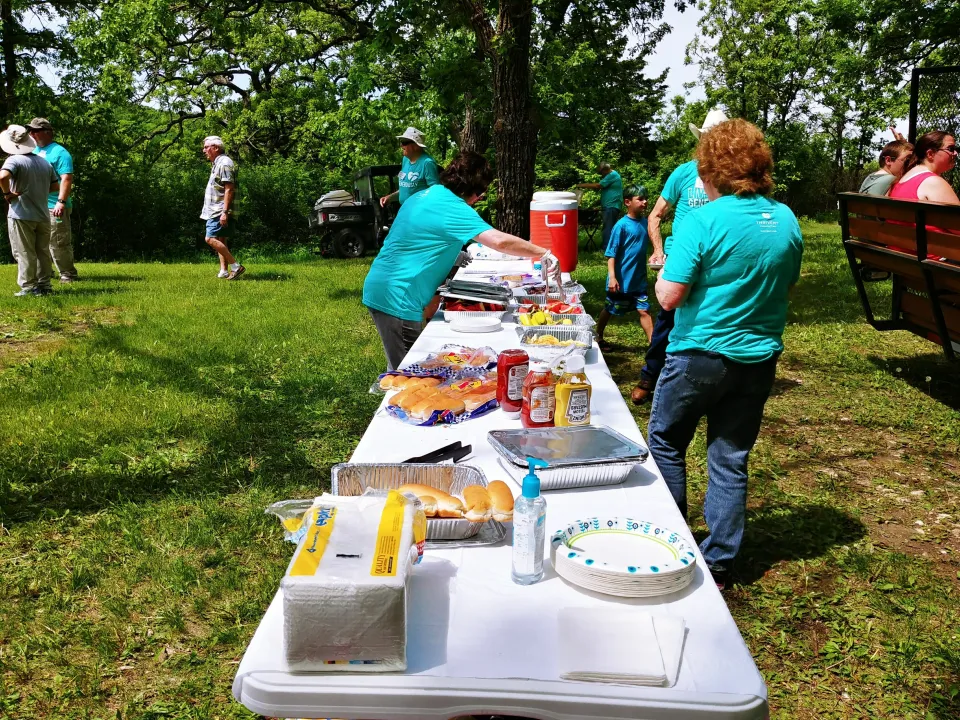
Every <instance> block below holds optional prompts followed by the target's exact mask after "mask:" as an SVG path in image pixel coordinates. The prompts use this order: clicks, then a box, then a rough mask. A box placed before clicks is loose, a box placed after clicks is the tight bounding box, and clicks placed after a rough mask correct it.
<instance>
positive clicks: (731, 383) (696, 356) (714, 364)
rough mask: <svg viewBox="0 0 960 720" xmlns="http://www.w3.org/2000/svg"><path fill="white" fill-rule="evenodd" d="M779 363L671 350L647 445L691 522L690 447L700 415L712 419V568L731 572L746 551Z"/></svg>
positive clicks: (707, 516) (706, 548)
mask: <svg viewBox="0 0 960 720" xmlns="http://www.w3.org/2000/svg"><path fill="white" fill-rule="evenodd" d="M777 359H778V358H777V357H773V358H771V359H769V360H765V361H764V362H760V363H751V364H745V363H737V362H734V361H733V360H730V359H729V358H726V357H723V356H722V355H717V354H715V353H704V352H695V351H688V352H679V353H671V354H670V355H668V356H667V362H666V365H665V366H664V368H663V372H662V373H661V375H660V380H659V382H658V383H657V390H656V392H655V393H654V396H653V409H652V410H651V411H650V425H649V428H648V437H647V442H648V443H649V445H650V452H651V453H652V454H653V459H654V460H655V461H656V463H657V467H659V468H660V472H661V473H663V479H664V480H666V482H667V487H668V488H670V494H671V495H673V499H674V500H675V501H676V503H677V507H679V508H680V512H682V513H683V516H684V517H686V516H687V461H686V456H687V448H688V447H689V445H690V442H691V440H693V435H694V433H695V432H696V430H697V423H698V422H699V421H700V418H702V417H703V416H704V415H706V417H707V478H708V479H707V494H706V497H705V498H704V501H703V517H704V520H706V522H707V529H708V530H709V531H710V535H709V536H707V538H706V539H705V540H704V541H703V542H702V543H700V552H702V553H703V558H704V560H706V562H707V565H708V566H709V567H711V568H720V569H723V570H729V569H730V567H731V565H732V564H733V559H734V558H735V557H736V556H737V552H738V551H739V550H740V542H741V540H742V539H743V526H744V521H745V516H746V509H747V458H748V457H749V456H750V450H752V449H753V445H754V443H755V442H756V441H757V435H758V434H759V432H760V421H761V420H762V419H763V406H764V404H765V403H766V402H767V398H768V397H769V395H770V390H771V388H772V387H773V380H774V378H775V377H776V373H777Z"/></svg>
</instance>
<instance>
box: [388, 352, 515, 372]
mask: <svg viewBox="0 0 960 720" xmlns="http://www.w3.org/2000/svg"><path fill="white" fill-rule="evenodd" d="M496 364H497V351H496V350H494V349H493V348H490V347H482V348H472V347H466V346H464V345H444V346H443V347H441V348H440V349H439V350H437V351H436V352H432V353H430V354H429V355H427V357H425V358H423V359H422V360H419V361H418V362H415V363H413V364H412V365H408V366H407V367H405V368H401V370H402V371H403V372H406V373H413V374H415V375H434V376H438V377H443V378H451V377H466V376H468V375H483V374H485V373H486V372H487V371H488V370H490V369H492V368H493V367H494V366H495V365H496Z"/></svg>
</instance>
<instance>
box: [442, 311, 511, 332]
mask: <svg viewBox="0 0 960 720" xmlns="http://www.w3.org/2000/svg"><path fill="white" fill-rule="evenodd" d="M467 314H468V313H464V315H467ZM500 327H501V325H500V318H499V317H463V316H461V317H458V318H455V319H453V320H452V321H451V322H450V329H451V330H455V331H457V332H462V333H486V332H497V331H498V330H499V329H500Z"/></svg>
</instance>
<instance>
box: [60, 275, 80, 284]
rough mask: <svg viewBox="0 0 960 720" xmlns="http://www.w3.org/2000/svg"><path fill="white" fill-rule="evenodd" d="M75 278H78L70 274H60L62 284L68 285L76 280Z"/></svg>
mask: <svg viewBox="0 0 960 720" xmlns="http://www.w3.org/2000/svg"><path fill="white" fill-rule="evenodd" d="M75 280H76V278H74V277H70V276H69V275H61V276H60V283H61V284H62V285H68V284H69V283H72V282H73V281H75Z"/></svg>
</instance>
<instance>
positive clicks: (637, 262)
mask: <svg viewBox="0 0 960 720" xmlns="http://www.w3.org/2000/svg"><path fill="white" fill-rule="evenodd" d="M604 256H605V257H608V258H611V257H612V258H616V260H615V261H614V265H613V267H614V272H615V273H616V275H617V282H619V283H620V292H624V293H645V292H646V291H647V219H646V218H645V217H642V218H637V219H636V220H634V219H633V218H632V217H630V216H629V215H624V216H623V217H622V218H620V219H619V220H618V221H617V224H616V225H614V226H613V230H612V231H611V232H610V242H608V243H607V251H606V252H605V253H604ZM607 284H608V285H609V284H610V276H609V274H608V275H607Z"/></svg>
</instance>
